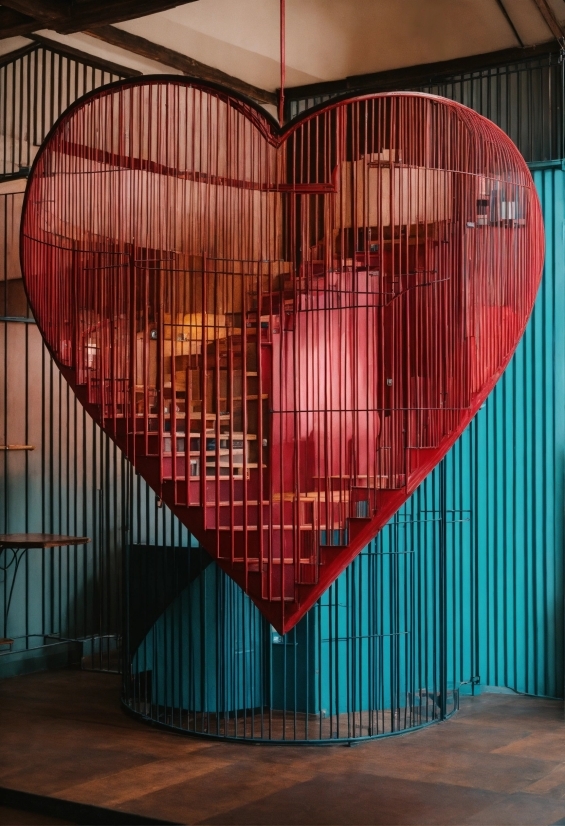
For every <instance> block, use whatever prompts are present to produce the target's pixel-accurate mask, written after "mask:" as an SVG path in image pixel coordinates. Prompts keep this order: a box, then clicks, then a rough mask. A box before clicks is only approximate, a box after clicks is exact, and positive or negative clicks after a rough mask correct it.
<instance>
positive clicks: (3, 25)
mask: <svg viewBox="0 0 565 826" xmlns="http://www.w3.org/2000/svg"><path fill="white" fill-rule="evenodd" d="M37 28H38V22H37V20H36V19H35V17H30V15H29V14H22V13H21V12H19V11H14V10H13V9H9V8H8V7H7V6H0V40H4V39H6V38H7V37H18V36H21V35H26V34H29V33H30V32H33V31H35V30H36V29H37Z"/></svg>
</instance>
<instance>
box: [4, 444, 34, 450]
mask: <svg viewBox="0 0 565 826" xmlns="http://www.w3.org/2000/svg"><path fill="white" fill-rule="evenodd" d="M0 450H35V446H34V445H0Z"/></svg>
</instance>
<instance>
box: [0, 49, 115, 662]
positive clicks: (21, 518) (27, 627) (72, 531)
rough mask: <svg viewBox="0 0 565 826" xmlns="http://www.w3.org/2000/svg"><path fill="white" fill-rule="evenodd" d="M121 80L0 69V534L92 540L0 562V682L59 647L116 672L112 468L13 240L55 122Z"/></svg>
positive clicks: (43, 54)
mask: <svg viewBox="0 0 565 826" xmlns="http://www.w3.org/2000/svg"><path fill="white" fill-rule="evenodd" d="M127 74H128V72H127V71H126V70H124V72H123V73H122V74H118V73H117V72H116V71H114V70H112V69H109V68H105V67H104V66H103V65H99V64H97V63H96V62H95V61H92V62H89V61H87V60H80V59H78V58H74V57H71V56H68V55H66V54H64V53H60V52H58V51H56V50H54V49H51V48H47V47H44V46H42V45H39V44H37V43H33V44H30V45H29V46H27V47H24V48H23V49H21V50H19V51H18V52H17V53H15V54H13V55H6V56H4V57H3V58H0V444H1V446H2V449H1V451H0V474H1V475H0V532H1V533H19V532H36V533H56V534H65V535H75V536H76V535H78V536H88V537H90V539H91V542H90V544H89V545H86V546H81V547H78V548H77V547H74V548H69V547H66V548H56V549H48V550H45V551H40V550H31V551H28V552H27V553H25V554H24V555H23V556H22V561H21V564H20V566H19V568H18V569H17V574H15V571H16V564H15V562H14V559H13V557H12V556H11V555H10V553H9V552H5V553H4V554H3V555H2V556H3V558H2V559H0V563H1V565H2V568H1V569H0V618H1V627H0V636H2V637H5V638H6V637H9V638H11V639H13V640H14V643H13V645H12V647H11V649H12V650H11V652H10V651H8V650H7V649H6V647H4V648H3V649H2V652H3V654H9V655H10V656H8V657H4V660H2V661H0V668H2V669H3V673H4V674H10V673H13V672H14V669H15V670H18V669H21V668H22V667H23V668H25V667H27V668H33V667H37V662H38V661H36V665H35V666H34V665H33V661H32V660H30V661H29V663H30V664H29V665H27V666H26V665H25V657H21V658H19V659H18V656H17V652H18V651H24V652H25V651H28V652H29V651H30V649H39V648H42V647H44V646H45V644H55V643H60V642H61V641H63V640H81V641H82V644H81V646H80V647H79V648H78V651H79V653H82V654H83V656H84V660H83V664H84V665H87V666H90V667H94V668H102V669H105V670H106V669H117V668H118V654H117V642H118V639H119V634H120V623H121V609H120V606H121V596H120V589H121V555H120V554H121V545H122V537H121V513H122V504H121V483H120V480H121V475H122V471H123V459H122V456H121V454H120V453H119V452H118V451H117V449H116V448H115V446H114V445H113V444H112V442H111V441H110V440H109V439H108V438H107V437H106V436H104V435H103V434H102V433H101V431H100V430H99V428H98V427H96V426H95V425H94V424H93V422H92V420H91V419H90V417H88V416H87V415H86V414H85V412H84V410H83V409H82V408H81V407H80V405H79V404H78V403H77V402H76V399H75V397H74V395H73V394H72V393H71V392H70V389H69V387H68V386H67V384H66V382H65V381H64V380H63V378H62V376H61V374H60V372H59V370H58V369H57V368H56V367H55V365H54V363H53V361H52V360H51V357H50V356H49V353H48V352H47V350H46V348H45V346H44V345H43V342H42V339H41V337H40V335H39V332H38V330H37V328H36V326H35V323H34V322H33V319H32V318H31V317H30V313H29V309H28V307H27V301H26V299H25V293H24V291H23V286H22V282H21V272H20V267H19V237H18V236H19V222H20V215H21V208H22V203H23V190H24V188H25V178H26V175H27V170H28V168H29V166H30V165H31V163H32V161H33V159H34V157H35V154H36V153H37V150H38V148H39V146H40V145H41V143H42V141H43V139H44V137H45V136H46V134H47V133H48V131H49V129H50V128H51V126H52V125H53V123H54V122H55V120H56V119H57V118H58V117H59V115H60V114H61V112H63V111H64V110H65V109H66V108H67V107H68V106H69V105H70V104H71V103H72V102H73V101H74V100H76V99H77V98H78V97H80V96H81V95H83V94H84V93H86V92H88V91H90V90H92V89H94V88H96V87H98V86H102V85H104V84H106V83H109V82H111V81H114V80H118V79H119V78H120V77H124V76H126V75H127ZM7 446H10V448H9V449H7ZM14 446H16V447H15V448H14ZM25 446H27V449H22V448H25ZM20 553H21V552H20ZM10 594H11V597H12V598H11V600H10ZM8 609H9V613H8ZM45 650H46V651H47V649H45ZM74 650H75V652H76V646H75V649H74ZM2 652H0V653H2Z"/></svg>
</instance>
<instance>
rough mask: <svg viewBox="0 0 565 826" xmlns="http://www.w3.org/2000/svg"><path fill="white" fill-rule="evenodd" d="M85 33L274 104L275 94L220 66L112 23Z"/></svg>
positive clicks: (260, 101)
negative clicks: (124, 29) (211, 64)
mask: <svg viewBox="0 0 565 826" xmlns="http://www.w3.org/2000/svg"><path fill="white" fill-rule="evenodd" d="M86 34H89V35H91V36H92V37H97V38H98V39H99V40H103V41H104V42H105V43H110V44H112V46H119V47H120V48H122V49H127V51H130V52H133V53H134V54H137V55H140V56H141V57H145V58H148V59H149V60H156V61H157V62H158V63H162V64H163V65H164V66H171V67H172V68H173V69H179V70H180V71H181V72H183V74H185V75H190V76H191V77H195V78H198V79H199V80H207V81H210V82H211V83H219V84H220V85H222V86H225V87H226V88H227V89H230V90H232V91H234V92H238V93H239V94H242V95H246V96H247V97H249V98H251V99H252V100H255V101H257V102H258V103H270V104H272V105H276V103H277V96H276V94H275V93H274V92H268V91H267V90H266V89H259V88H258V87H257V86H253V85H252V84H250V83H246V82H245V81H244V80H240V79H239V78H237V77H232V76H231V75H228V74H226V73H225V72H222V71H220V69H215V68H214V67H213V66H207V65H206V64H205V63H200V61H199V60H194V58H192V57H188V56H187V55H183V54H181V53H180V52H175V51H173V49H168V48H166V47H165V46H160V45H159V44H158V43H152V42H151V41H150V40H146V39H145V38H144V37H138V36H137V35H135V34H130V32H125V31H123V30H122V29H117V28H115V27H114V26H96V27H92V28H88V29H87V30H86Z"/></svg>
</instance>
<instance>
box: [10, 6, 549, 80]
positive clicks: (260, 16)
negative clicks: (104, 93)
mask: <svg viewBox="0 0 565 826" xmlns="http://www.w3.org/2000/svg"><path fill="white" fill-rule="evenodd" d="M502 2H503V3H504V5H505V7H506V9H507V11H508V13H509V14H510V16H511V17H512V20H513V22H514V25H515V26H516V29H517V30H518V32H519V34H520V37H521V38H522V40H523V42H524V43H525V44H526V45H536V44H539V43H542V42H545V41H548V40H551V39H552V35H551V31H550V30H549V28H548V27H547V25H546V23H545V22H544V20H543V18H542V16H541V14H540V12H539V10H538V8H537V6H536V4H535V0H502ZM549 3H550V5H551V7H552V8H553V10H554V11H555V14H556V16H557V17H558V19H559V20H560V21H565V0H549ZM116 25H117V26H118V27H119V28H121V29H124V30H125V31H127V32H130V33H132V34H135V35H138V36H141V37H144V38H146V39H147V40H151V41H153V42H155V43H158V44H160V45H163V46H167V47H168V48H170V49H173V50H175V51H177V52H180V53H182V54H185V55H188V56H190V57H192V58H195V59H196V60H199V61H201V62H202V63H206V64H208V65H210V66H214V67H215V68H218V69H221V70H222V71H224V72H226V73H228V74H230V75H233V76H236V77H239V78H241V79H242V80H245V81H247V82H248V83H252V84H254V85H255V86H259V87H262V88H264V89H269V90H275V89H276V88H277V87H278V86H279V79H280V74H279V71H280V70H279V0H197V2H194V3H189V4H186V5H184V6H179V7H177V8H175V9H171V10H169V11H164V12H159V13H158V14H153V15H149V16H147V17H142V18H138V19H136V20H129V21H127V22H125V23H118V24H116ZM42 34H44V35H45V36H47V37H50V38H52V39H56V40H59V41H61V42H64V43H67V44H68V45H70V46H74V47H75V48H78V49H81V50H82V51H87V52H89V53H90V54H93V55H97V56H99V57H102V58H106V59H108V60H111V61H113V62H115V63H121V64H123V65H127V66H130V67H132V68H135V69H139V70H140V71H142V72H144V73H148V72H166V73H171V72H174V70H171V69H170V68H168V67H165V66H163V65H161V64H158V63H155V62H153V61H150V60H145V59H143V58H140V57H137V56H136V55H133V54H131V53H129V52H126V51H124V50H123V49H119V48H116V47H114V46H110V45H107V44H104V43H102V42H101V41H99V40H95V39H94V38H92V37H90V36H88V35H87V34H74V35H58V34H56V33H55V32H51V31H45V32H42ZM25 42H26V41H25V38H12V39H11V40H6V41H0V43H1V51H2V52H6V51H9V50H11V49H12V48H17V45H19V44H23V43H25ZM10 44H11V45H10ZM517 45H518V43H517V41H516V38H515V36H514V34H513V32H512V29H511V28H510V26H509V24H508V22H507V21H506V20H505V18H504V15H503V14H502V12H501V10H500V8H499V6H498V4H497V0H286V63H287V71H286V82H287V85H288V86H296V85H300V84H305V83H314V82H318V81H325V80H336V79H339V78H343V77H346V76H348V75H356V74H365V73H368V72H379V71H383V70H387V69H394V68H398V67H402V66H411V65H418V64H422V63H430V62H436V61H442V60H449V59H453V58H458V57H464V56H468V55H473V54H481V53H484V52H491V51H497V50H499V49H506V48H511V47H515V46H517Z"/></svg>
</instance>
